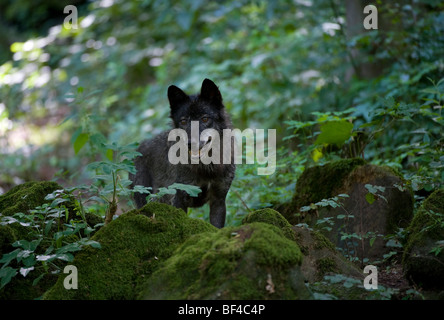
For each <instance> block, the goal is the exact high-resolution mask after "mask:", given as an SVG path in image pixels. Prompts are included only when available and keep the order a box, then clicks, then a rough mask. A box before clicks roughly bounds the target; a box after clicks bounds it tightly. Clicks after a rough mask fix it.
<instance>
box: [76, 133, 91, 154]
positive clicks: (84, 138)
mask: <svg viewBox="0 0 444 320" xmlns="http://www.w3.org/2000/svg"><path fill="white" fill-rule="evenodd" d="M88 140H89V134H87V133H80V134H79V135H78V136H77V138H76V139H75V141H74V144H73V147H74V152H75V154H76V155H77V154H78V153H79V151H80V150H81V149H82V148H83V146H84V145H85V144H86V143H87V142H88Z"/></svg>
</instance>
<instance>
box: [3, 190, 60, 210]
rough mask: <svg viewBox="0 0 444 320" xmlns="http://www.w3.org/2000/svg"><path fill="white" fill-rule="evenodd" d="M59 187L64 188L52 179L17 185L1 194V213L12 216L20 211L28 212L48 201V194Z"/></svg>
mask: <svg viewBox="0 0 444 320" xmlns="http://www.w3.org/2000/svg"><path fill="white" fill-rule="evenodd" d="M58 189H63V188H62V187H61V186H60V185H58V184H57V183H55V182H52V181H42V182H36V181H32V182H26V183H23V184H21V185H18V186H15V187H14V188H12V189H11V190H9V191H8V192H6V193H5V194H3V195H0V213H1V214H2V215H3V216H12V215H13V214H15V213H18V212H23V213H27V212H28V211H29V210H32V209H34V208H35V207H37V206H41V205H42V204H44V203H45V202H47V201H45V197H46V195H48V194H50V193H52V192H54V191H55V190H58Z"/></svg>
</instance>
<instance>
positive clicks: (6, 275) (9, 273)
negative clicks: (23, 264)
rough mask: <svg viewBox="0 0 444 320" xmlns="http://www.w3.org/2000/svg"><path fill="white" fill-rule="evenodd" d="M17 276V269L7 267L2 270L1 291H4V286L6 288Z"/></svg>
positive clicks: (0, 273) (0, 271)
mask: <svg viewBox="0 0 444 320" xmlns="http://www.w3.org/2000/svg"><path fill="white" fill-rule="evenodd" d="M16 274H17V269H14V268H11V267H6V268H2V269H0V278H1V282H0V289H2V288H3V287H4V286H6V285H7V284H8V283H9V282H10V281H11V279H12V278H13V277H15V276H16Z"/></svg>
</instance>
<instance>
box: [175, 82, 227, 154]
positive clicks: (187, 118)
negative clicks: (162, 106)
mask: <svg viewBox="0 0 444 320" xmlns="http://www.w3.org/2000/svg"><path fill="white" fill-rule="evenodd" d="M168 99H169V101H170V107H171V119H172V120H173V125H174V128H178V129H183V130H185V131H186V133H187V136H188V148H189V150H190V155H191V157H195V158H196V157H199V155H200V152H201V150H202V148H205V147H207V148H208V147H209V146H210V145H211V143H212V141H211V140H212V137H211V136H210V135H202V131H204V130H205V129H214V130H216V131H217V132H218V133H219V136H220V137H222V133H223V129H228V128H231V122H230V119H229V117H228V115H227V113H226V111H225V107H224V105H223V103H222V95H221V93H220V91H219V89H218V87H217V86H216V85H215V84H214V82H213V81H211V80H209V79H205V80H204V81H203V82H202V87H201V90H200V94H196V95H187V94H186V93H185V92H183V91H182V90H181V89H179V88H178V87H176V86H174V85H172V86H170V87H169V88H168ZM192 122H193V124H194V126H195V128H197V126H196V123H197V122H198V124H199V135H198V136H192V135H191V128H192ZM208 131H209V130H207V132H208Z"/></svg>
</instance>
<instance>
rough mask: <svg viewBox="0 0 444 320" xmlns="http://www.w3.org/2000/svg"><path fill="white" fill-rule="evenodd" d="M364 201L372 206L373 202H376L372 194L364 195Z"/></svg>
mask: <svg viewBox="0 0 444 320" xmlns="http://www.w3.org/2000/svg"><path fill="white" fill-rule="evenodd" d="M365 200H367V202H368V203H369V204H372V203H373V202H375V200H376V198H375V196H374V195H373V193H370V192H369V193H367V194H366V195H365Z"/></svg>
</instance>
